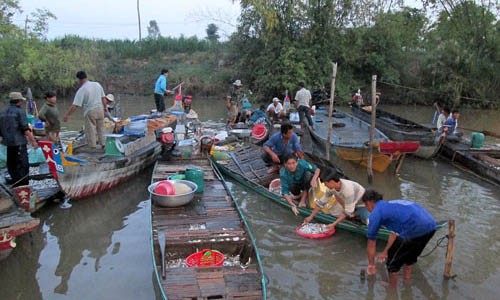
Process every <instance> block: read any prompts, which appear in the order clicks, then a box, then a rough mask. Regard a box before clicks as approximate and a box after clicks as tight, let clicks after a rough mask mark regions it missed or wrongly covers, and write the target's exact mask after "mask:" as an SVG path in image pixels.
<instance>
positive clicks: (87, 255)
mask: <svg viewBox="0 0 500 300" xmlns="http://www.w3.org/2000/svg"><path fill="white" fill-rule="evenodd" d="M120 98H121V99H120V102H121V111H122V113H123V115H124V116H128V115H134V114H138V113H142V112H143V111H144V109H145V108H148V109H149V108H153V107H154V105H153V99H152V97H135V98H134V97H131V96H126V95H121V96H120ZM69 104H70V101H69V100H66V101H61V103H60V104H59V106H60V110H61V111H62V112H66V110H67V108H68V106H69ZM39 105H40V104H39ZM193 108H194V109H195V110H196V111H197V112H198V113H199V114H200V116H201V119H202V120H207V119H208V118H211V119H220V118H223V117H224V115H225V107H224V100H217V99H195V100H194V104H193ZM384 109H386V110H388V111H392V112H396V113H398V114H401V115H404V116H406V117H408V118H410V119H413V120H416V121H419V122H424V123H430V121H431V120H432V114H433V111H432V108H427V107H413V106H405V107H389V106H386V107H384ZM81 120H82V118H81V111H77V112H76V113H75V114H74V119H73V120H71V121H70V122H69V123H67V124H64V125H65V126H66V129H67V130H78V129H79V128H80V126H81V124H82V121H81ZM460 125H461V126H463V127H467V128H477V129H487V130H489V131H495V132H500V119H499V118H498V111H495V112H490V111H485V110H464V111H463V112H462V115H461V119H460ZM493 142H496V143H498V142H499V141H493ZM316 151H317V152H318V153H321V149H318V148H317V149H316ZM335 162H337V163H338V164H339V165H340V166H341V167H342V168H343V169H344V171H345V172H346V174H348V176H350V177H351V178H352V179H353V180H356V181H358V182H360V183H361V184H363V185H364V186H366V187H368V186H370V187H374V188H376V189H377V190H379V191H380V192H382V193H383V194H384V195H385V199H396V198H406V199H410V200H413V201H416V202H419V203H421V204H422V205H423V206H425V207H426V208H427V209H428V210H429V211H430V212H431V213H432V214H433V215H434V216H435V218H436V219H438V220H442V219H450V218H453V219H455V221H456V227H457V228H456V239H455V258H454V261H453V272H452V273H453V274H456V275H457V277H456V278H455V280H450V281H445V280H443V275H442V274H443V269H444V255H445V248H441V247H438V248H437V249H436V250H435V251H433V252H432V253H431V254H430V255H428V256H427V257H425V258H421V259H420V260H419V262H418V264H417V266H416V268H415V269H414V276H413V279H412V281H411V283H410V284H403V283H401V284H400V285H399V286H398V289H396V290H393V289H390V288H389V287H388V284H387V275H386V273H385V272H384V267H383V266H382V265H381V266H378V273H377V275H376V276H375V278H374V279H369V280H368V279H367V280H361V279H360V276H359V274H360V271H361V270H362V269H363V268H364V267H365V266H366V263H367V261H366V251H365V249H366V239H365V238H364V237H362V236H358V235H355V234H351V233H349V232H344V231H342V230H339V231H337V233H336V234H335V235H334V236H333V237H332V238H330V239H327V240H319V241H314V240H308V239H304V238H301V237H299V236H297V235H296V233H295V228H296V227H297V226H298V225H299V224H300V223H301V222H302V218H300V217H295V216H294V215H293V214H292V213H291V212H290V211H288V210H285V209H283V208H282V207H281V206H278V205H277V204H274V203H271V202H270V201H268V200H266V199H265V198H262V197H259V196H256V195H254V194H253V193H252V192H250V191H248V190H245V189H244V188H242V187H241V186H239V185H237V184H231V185H230V186H231V188H232V191H233V192H234V195H235V197H236V201H238V203H240V205H241V206H242V208H243V211H244V212H245V215H246V218H247V219H248V220H249V222H250V226H251V229H252V231H253V233H254V235H255V237H256V239H257V245H258V246H259V249H260V254H261V256H262V260H263V264H264V269H265V272H266V276H267V278H268V280H269V285H268V290H269V293H268V295H269V298H270V299H332V298H343V299H360V298H365V299H381V298H390V299H398V298H402V299H438V298H439V299H441V298H445V299H496V296H495V295H497V294H498V292H500V287H499V283H500V267H499V265H500V259H499V257H500V242H499V240H500V231H498V230H497V228H499V227H500V188H499V187H497V186H494V185H491V184H489V183H487V182H484V181H482V180H481V179H479V178H477V177H475V176H473V175H471V174H469V173H466V172H463V171H461V170H459V169H457V168H455V167H453V166H452V165H450V164H449V163H447V162H446V161H444V160H441V159H434V160H427V161H426V160H421V159H417V158H412V157H407V158H406V159H405V161H404V164H403V166H402V167H401V170H400V173H399V174H397V175H394V174H392V169H390V170H388V171H386V172H385V173H375V175H374V180H373V183H372V185H369V184H368V182H367V175H366V170H365V169H364V168H362V167H360V166H358V165H355V164H352V163H348V162H344V161H337V160H336V159H335ZM151 170H152V169H151V168H150V169H148V170H146V171H145V172H143V173H142V174H141V175H140V176H137V177H136V178H133V179H132V180H130V181H129V182H127V183H125V184H122V185H121V186H119V187H117V188H115V189H113V190H111V191H109V192H106V193H103V194H100V195H97V196H94V197H91V198H88V199H84V200H80V201H73V203H72V207H71V208H70V209H62V208H60V207H59V205H58V204H53V205H49V206H47V207H44V208H43V209H42V210H41V211H40V212H38V213H37V214H36V216H37V217H39V218H40V219H41V226H40V227H39V228H38V229H37V230H36V231H34V232H32V233H31V234H30V235H24V236H22V237H20V238H19V239H18V241H17V244H18V247H17V248H16V249H15V251H14V252H13V253H12V254H11V256H10V257H8V258H7V259H6V260H4V261H1V262H0V298H1V299H30V300H31V299H155V298H157V291H156V288H155V284H154V281H153V264H152V259H151V250H150V241H149V236H150V232H149V230H150V219H149V205H150V204H149V202H148V201H147V200H146V199H147V198H148V193H147V191H146V187H147V185H148V183H149V180H150V175H151ZM445 234H446V230H442V231H440V232H437V233H436V235H435V237H434V238H433V239H432V240H431V242H430V243H429V245H428V247H427V248H426V250H425V251H424V253H427V252H429V251H430V250H432V248H433V246H434V245H435V244H436V242H437V240H438V239H439V238H440V237H442V236H444V235H445ZM379 244H381V243H379ZM381 246H382V245H379V248H381Z"/></svg>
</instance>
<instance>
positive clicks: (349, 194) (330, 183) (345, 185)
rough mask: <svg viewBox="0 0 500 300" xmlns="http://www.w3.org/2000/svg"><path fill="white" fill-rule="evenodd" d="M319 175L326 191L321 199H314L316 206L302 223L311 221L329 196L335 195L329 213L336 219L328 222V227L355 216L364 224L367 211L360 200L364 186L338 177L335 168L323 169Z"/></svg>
mask: <svg viewBox="0 0 500 300" xmlns="http://www.w3.org/2000/svg"><path fill="white" fill-rule="evenodd" d="M321 177H322V178H321V181H323V182H324V183H325V186H326V192H325V194H324V195H323V197H322V198H321V199H315V203H316V207H315V208H314V210H313V211H312V213H311V214H310V215H309V217H307V218H305V220H304V223H309V222H311V221H312V219H313V218H314V216H316V214H317V213H318V212H319V211H320V210H321V209H322V208H324V207H325V206H326V205H327V204H328V202H329V200H330V198H331V197H332V196H335V199H336V203H335V205H334V206H333V207H332V208H331V209H330V214H332V215H333V216H335V217H336V218H337V220H336V221H335V222H333V223H332V224H330V225H329V226H330V227H335V226H336V225H337V224H338V223H340V222H342V221H343V220H345V219H346V218H354V217H356V216H357V217H359V218H360V219H361V222H363V223H365V224H366V223H367V219H368V216H369V212H368V210H367V209H366V208H365V207H364V205H363V203H362V201H361V198H362V197H363V194H364V193H365V188H364V187H363V186H362V185H360V184H359V183H357V182H354V181H351V180H347V179H342V178H340V175H339V174H338V173H337V172H336V171H335V170H325V172H322V176H321Z"/></svg>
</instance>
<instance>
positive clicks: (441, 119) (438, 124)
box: [436, 114, 448, 129]
mask: <svg viewBox="0 0 500 300" xmlns="http://www.w3.org/2000/svg"><path fill="white" fill-rule="evenodd" d="M446 119H448V118H447V117H445V116H444V115H443V114H440V115H439V117H438V119H437V122H436V128H437V129H440V128H441V127H443V124H444V122H445V121H446Z"/></svg>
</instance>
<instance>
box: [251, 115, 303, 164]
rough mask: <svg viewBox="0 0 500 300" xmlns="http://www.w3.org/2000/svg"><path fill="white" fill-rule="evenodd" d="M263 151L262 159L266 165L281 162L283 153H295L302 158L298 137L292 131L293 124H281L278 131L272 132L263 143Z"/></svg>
mask: <svg viewBox="0 0 500 300" xmlns="http://www.w3.org/2000/svg"><path fill="white" fill-rule="evenodd" d="M263 148H264V153H262V156H261V157H262V160H263V161H265V162H266V163H267V164H268V165H271V164H273V163H274V164H282V163H283V158H284V155H285V154H288V153H295V154H296V155H297V156H298V157H299V158H304V154H303V153H302V147H301V146H300V141H299V137H298V136H297V134H295V132H293V125H292V124H290V123H283V124H281V128H280V131H279V132H276V133H275V134H273V135H272V136H271V137H270V138H269V139H268V140H267V141H266V142H265V143H264V147H263Z"/></svg>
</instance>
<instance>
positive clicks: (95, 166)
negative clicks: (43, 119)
mask: <svg viewBox="0 0 500 300" xmlns="http://www.w3.org/2000/svg"><path fill="white" fill-rule="evenodd" d="M160 152H161V144H160V143H157V142H154V143H153V144H151V145H150V146H148V147H147V148H146V149H143V150H141V151H140V153H138V154H135V155H132V156H129V157H123V158H122V159H119V160H116V161H112V162H103V163H101V162H89V163H85V164H81V165H78V166H66V167H65V168H64V174H59V175H58V182H59V185H60V187H61V190H62V191H63V192H64V193H65V194H66V196H67V197H69V198H71V199H80V198H85V197H89V196H92V195H95V194H98V193H101V192H104V191H106V190H109V189H111V188H113V187H115V186H117V185H118V184H120V183H122V182H124V181H126V180H127V179H129V178H130V177H132V176H134V175H136V174H138V173H139V172H140V171H142V170H143V169H145V168H147V167H149V166H150V165H152V164H153V163H154V162H155V161H156V159H157V158H158V156H159V155H160Z"/></svg>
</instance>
